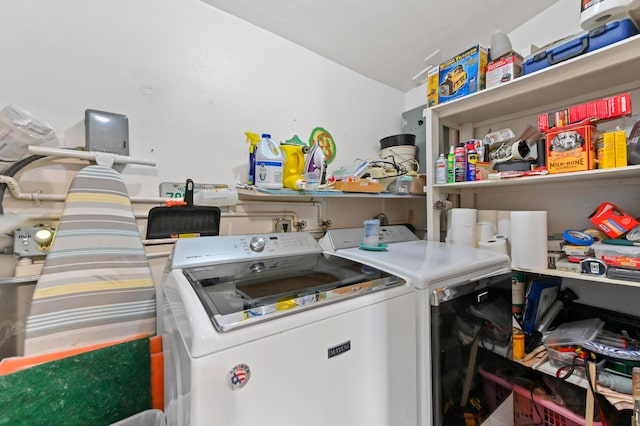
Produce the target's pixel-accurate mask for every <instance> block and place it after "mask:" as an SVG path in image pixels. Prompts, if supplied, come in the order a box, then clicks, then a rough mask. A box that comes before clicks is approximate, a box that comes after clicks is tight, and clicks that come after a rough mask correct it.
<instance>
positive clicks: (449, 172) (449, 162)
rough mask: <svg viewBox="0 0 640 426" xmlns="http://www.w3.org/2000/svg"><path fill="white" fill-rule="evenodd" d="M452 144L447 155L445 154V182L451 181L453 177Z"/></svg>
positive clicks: (454, 179)
mask: <svg viewBox="0 0 640 426" xmlns="http://www.w3.org/2000/svg"><path fill="white" fill-rule="evenodd" d="M453 149H454V148H453V145H451V146H450V147H449V155H447V183H453V182H455V181H456V178H455V154H454V150H453Z"/></svg>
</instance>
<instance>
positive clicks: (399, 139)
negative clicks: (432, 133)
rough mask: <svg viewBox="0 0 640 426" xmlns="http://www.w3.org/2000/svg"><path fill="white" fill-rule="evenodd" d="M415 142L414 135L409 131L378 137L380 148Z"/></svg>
mask: <svg viewBox="0 0 640 426" xmlns="http://www.w3.org/2000/svg"><path fill="white" fill-rule="evenodd" d="M415 144H416V135H414V134H411V133H401V134H399V135H392V136H387V137H386V138H382V139H380V149H385V148H389V147H390V146H402V145H413V146H415Z"/></svg>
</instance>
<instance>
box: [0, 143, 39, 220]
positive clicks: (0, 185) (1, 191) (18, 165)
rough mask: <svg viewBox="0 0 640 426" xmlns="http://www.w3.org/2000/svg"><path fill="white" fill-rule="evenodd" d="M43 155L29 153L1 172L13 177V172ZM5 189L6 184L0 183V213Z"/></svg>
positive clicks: (0, 213) (2, 212) (1, 213)
mask: <svg viewBox="0 0 640 426" xmlns="http://www.w3.org/2000/svg"><path fill="white" fill-rule="evenodd" d="M44 157H45V156H44V155H30V156H28V157H26V158H23V159H22V160H20V161H16V162H15V163H13V164H12V165H11V166H9V168H8V169H7V170H5V171H4V173H2V174H3V175H5V176H9V177H14V176H15V174H16V173H18V172H19V171H20V170H22V169H23V168H24V167H26V166H28V165H29V164H31V163H33V162H34V161H36V160H39V159H41V158H44ZM6 189H7V185H6V184H4V183H0V215H3V214H4V208H3V207H2V204H3V200H4V192H5V190H6Z"/></svg>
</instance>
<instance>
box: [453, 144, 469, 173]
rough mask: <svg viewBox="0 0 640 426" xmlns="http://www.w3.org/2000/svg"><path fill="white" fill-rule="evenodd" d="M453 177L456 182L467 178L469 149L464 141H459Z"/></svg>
mask: <svg viewBox="0 0 640 426" xmlns="http://www.w3.org/2000/svg"><path fill="white" fill-rule="evenodd" d="M453 163H454V164H453V177H454V179H455V181H456V182H465V181H466V179H467V149H466V148H465V146H464V144H463V143H459V144H458V146H456V149H455V150H454V155H453Z"/></svg>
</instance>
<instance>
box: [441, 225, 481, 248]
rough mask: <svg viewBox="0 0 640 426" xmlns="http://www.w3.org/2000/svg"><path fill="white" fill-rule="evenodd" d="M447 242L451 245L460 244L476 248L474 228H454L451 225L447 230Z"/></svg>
mask: <svg viewBox="0 0 640 426" xmlns="http://www.w3.org/2000/svg"><path fill="white" fill-rule="evenodd" d="M448 237H449V238H448V240H449V242H451V243H452V244H461V245H465V246H470V247H475V246H476V227H475V225H474V226H456V225H451V228H450V229H449V235H448Z"/></svg>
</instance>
